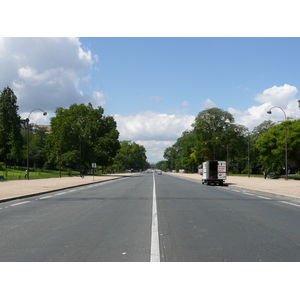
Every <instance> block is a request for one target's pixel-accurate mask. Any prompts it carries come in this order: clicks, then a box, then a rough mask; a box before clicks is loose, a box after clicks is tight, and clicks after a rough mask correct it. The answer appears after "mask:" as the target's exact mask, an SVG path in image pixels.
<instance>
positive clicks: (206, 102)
mask: <svg viewBox="0 0 300 300" xmlns="http://www.w3.org/2000/svg"><path fill="white" fill-rule="evenodd" d="M202 104H203V106H204V109H208V108H213V107H217V105H216V104H215V103H214V102H213V101H212V100H210V99H206V100H204V101H203V102H202Z"/></svg>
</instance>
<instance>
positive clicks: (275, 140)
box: [158, 102, 300, 174]
mask: <svg viewBox="0 0 300 300" xmlns="http://www.w3.org/2000/svg"><path fill="white" fill-rule="evenodd" d="M299 106H300V102H299ZM299 129H300V120H286V121H284V122H281V123H274V122H272V121H271V120H266V121H263V122H262V123H261V124H259V125H258V126H256V127H255V128H254V129H253V130H252V132H250V131H249V130H248V128H247V127H246V126H244V125H239V124H236V123H235V121H234V118H233V116H232V115H231V114H230V113H229V112H226V111H224V110H222V109H220V108H210V109H206V110H203V111H201V112H199V114H198V115H197V117H196V118H195V122H194V123H193V125H192V130H189V131H185V132H183V133H182V135H181V137H180V138H178V139H177V141H176V143H175V144H173V145H172V146H171V147H169V148H167V149H166V150H165V151H164V158H165V161H161V162H159V163H158V167H160V168H161V169H170V170H179V169H185V170H186V171H187V172H197V169H198V166H199V165H202V164H203V162H204V161H207V160H225V161H227V165H228V172H230V173H235V174H240V173H246V174H247V173H248V172H249V173H253V174H254V173H256V174H259V173H261V172H262V171H263V170H268V172H276V173H281V174H284V172H285V171H284V169H285V142H286V137H287V150H288V151H287V152H288V169H289V170H291V171H298V169H299V166H300V130H299ZM286 134H287V135H286ZM248 168H249V169H248Z"/></svg>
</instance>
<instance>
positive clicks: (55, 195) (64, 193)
mask: <svg viewBox="0 0 300 300" xmlns="http://www.w3.org/2000/svg"><path fill="white" fill-rule="evenodd" d="M66 193H67V192H62V193H58V194H55V196H59V195H64V194H66Z"/></svg>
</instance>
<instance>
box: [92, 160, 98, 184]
mask: <svg viewBox="0 0 300 300" xmlns="http://www.w3.org/2000/svg"><path fill="white" fill-rule="evenodd" d="M96 167H97V165H96V163H92V168H93V181H94V172H95V168H96Z"/></svg>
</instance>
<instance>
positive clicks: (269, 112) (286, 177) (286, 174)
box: [267, 106, 288, 180]
mask: <svg viewBox="0 0 300 300" xmlns="http://www.w3.org/2000/svg"><path fill="white" fill-rule="evenodd" d="M275 107H277V108H279V109H281V110H282V112H283V114H284V118H285V121H286V120H287V119H286V113H285V111H284V110H283V109H282V108H281V107H279V106H273V107H271V108H270V109H269V110H268V111H267V113H268V114H271V113H272V112H271V110H272V109H273V108H275ZM285 180H288V166H287V125H286V124H285Z"/></svg>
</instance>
